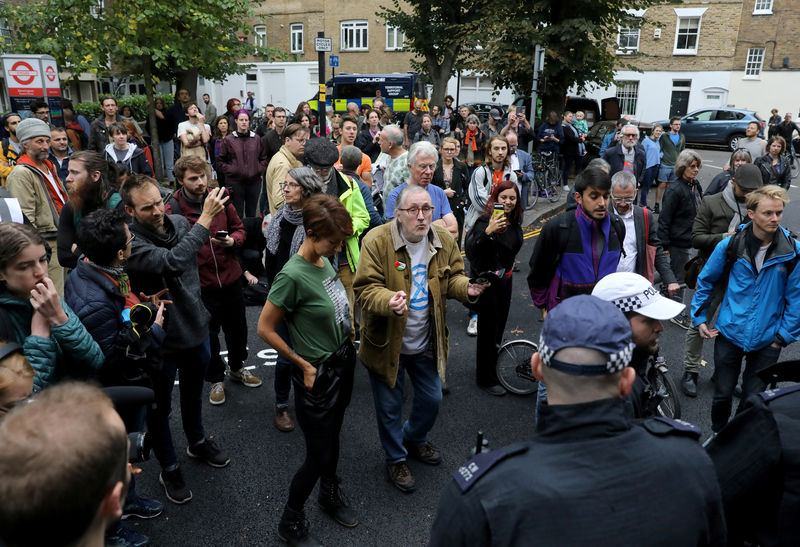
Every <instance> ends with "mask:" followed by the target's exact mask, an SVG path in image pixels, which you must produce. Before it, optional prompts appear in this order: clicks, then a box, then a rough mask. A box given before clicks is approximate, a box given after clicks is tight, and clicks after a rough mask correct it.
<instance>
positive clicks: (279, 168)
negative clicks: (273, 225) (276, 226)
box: [267, 144, 303, 215]
mask: <svg viewBox="0 0 800 547" xmlns="http://www.w3.org/2000/svg"><path fill="white" fill-rule="evenodd" d="M302 166H303V164H302V163H300V162H299V161H298V160H297V158H295V157H294V154H292V153H291V152H289V149H288V148H286V145H285V144H284V145H283V146H281V148H280V150H278V151H277V152H276V153H275V155H274V156H272V159H271V160H269V166H268V167H267V196H268V197H269V212H270V214H271V215H274V214H275V211H277V210H278V209H280V208H281V207H283V204H284V203H286V199H285V198H284V197H283V188H281V184H283V182H284V181H285V180H286V173H288V172H289V171H290V170H291V169H294V168H295V167H302Z"/></svg>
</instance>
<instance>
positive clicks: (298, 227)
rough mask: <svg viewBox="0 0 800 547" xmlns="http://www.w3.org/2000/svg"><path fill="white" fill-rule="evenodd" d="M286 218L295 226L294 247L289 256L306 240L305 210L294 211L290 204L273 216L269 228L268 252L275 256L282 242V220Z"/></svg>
mask: <svg viewBox="0 0 800 547" xmlns="http://www.w3.org/2000/svg"><path fill="white" fill-rule="evenodd" d="M284 218H285V219H286V220H288V221H289V222H290V223H291V224H294V226H295V229H294V235H293V236H292V245H291V247H290V248H289V256H292V255H295V254H297V251H298V249H300V245H302V243H303V240H304V239H305V238H306V231H305V230H304V229H303V210H302V209H292V208H291V207H289V204H288V203H287V204H286V205H284V206H283V207H281V208H280V209H278V210H277V211H275V214H274V215H272V222H270V223H269V227H268V228H267V250H268V251H269V252H270V254H273V255H274V254H275V253H277V252H278V245H279V244H280V242H281V220H283V219H284Z"/></svg>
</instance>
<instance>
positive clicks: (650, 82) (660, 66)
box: [587, 0, 792, 121]
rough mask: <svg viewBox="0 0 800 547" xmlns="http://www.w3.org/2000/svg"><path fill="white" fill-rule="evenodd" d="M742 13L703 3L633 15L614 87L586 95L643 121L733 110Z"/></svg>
mask: <svg viewBox="0 0 800 547" xmlns="http://www.w3.org/2000/svg"><path fill="white" fill-rule="evenodd" d="M753 1H754V0H749V3H750V4H751V5H752V3H753ZM785 1H786V2H791V1H792V0H785ZM744 3H747V2H744ZM742 10H743V2H742V0H703V1H684V2H683V3H681V4H663V5H658V6H653V7H651V8H649V9H647V10H646V11H645V10H640V11H630V12H629V13H630V16H631V17H630V20H629V21H630V23H629V25H628V26H626V27H621V28H620V29H619V33H618V37H617V44H616V50H615V53H616V55H617V59H618V66H619V67H620V69H619V70H618V71H617V73H616V85H614V86H611V87H609V88H607V89H595V90H593V91H591V92H590V93H587V95H588V96H592V97H595V98H597V99H601V98H605V97H608V96H610V95H616V96H617V97H618V98H619V99H620V103H621V104H620V106H621V109H622V111H623V112H624V113H626V114H630V115H631V116H633V117H634V118H636V119H639V120H642V121H654V120H659V119H665V118H668V117H669V116H672V115H683V114H686V113H687V112H690V111H692V110H696V109H699V108H713V107H719V106H725V105H727V104H729V103H730V98H729V94H730V82H731V75H732V71H733V70H734V66H735V63H734V59H735V57H734V54H735V52H736V49H737V37H738V33H739V26H740V20H741V18H742V13H743V11H742ZM625 65H631V66H634V67H636V68H637V69H639V70H641V71H642V72H637V71H635V70H629V69H627V68H626V67H625Z"/></svg>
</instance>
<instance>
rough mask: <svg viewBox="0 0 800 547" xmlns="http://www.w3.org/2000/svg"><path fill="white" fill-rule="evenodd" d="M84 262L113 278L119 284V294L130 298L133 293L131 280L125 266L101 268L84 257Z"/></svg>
mask: <svg viewBox="0 0 800 547" xmlns="http://www.w3.org/2000/svg"><path fill="white" fill-rule="evenodd" d="M83 260H84V261H85V262H86V263H87V264H88V265H89V266H91V267H92V268H94V269H95V270H99V271H101V272H103V273H104V274H106V275H107V276H109V277H110V278H112V279H113V280H114V281H116V282H117V284H118V285H119V292H120V294H122V296H124V297H126V298H127V297H128V295H129V294H130V292H131V286H130V280H129V279H128V274H127V273H125V267H124V266H100V265H99V264H95V263H94V262H92V261H91V260H89V259H88V258H86V257H84V258H83Z"/></svg>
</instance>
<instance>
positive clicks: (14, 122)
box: [0, 112, 25, 186]
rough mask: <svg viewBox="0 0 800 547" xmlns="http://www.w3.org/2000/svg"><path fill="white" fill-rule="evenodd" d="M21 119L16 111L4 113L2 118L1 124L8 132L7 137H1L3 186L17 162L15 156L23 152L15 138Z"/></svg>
mask: <svg viewBox="0 0 800 547" xmlns="http://www.w3.org/2000/svg"><path fill="white" fill-rule="evenodd" d="M21 121H22V118H20V117H19V114H17V113H16V112H11V113H10V114H6V117H5V118H4V120H3V126H4V127H5V128H6V132H7V133H8V137H6V138H5V139H3V143H2V145H3V151H2V155H0V177H2V179H3V186H5V185H6V177H8V175H9V173H11V170H12V169H14V166H15V165H16V164H17V158H18V157H19V156H21V155H22V154H23V153H24V152H25V151H24V150H23V149H22V144H20V142H19V139H18V138H17V126H18V125H19V122H21Z"/></svg>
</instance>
